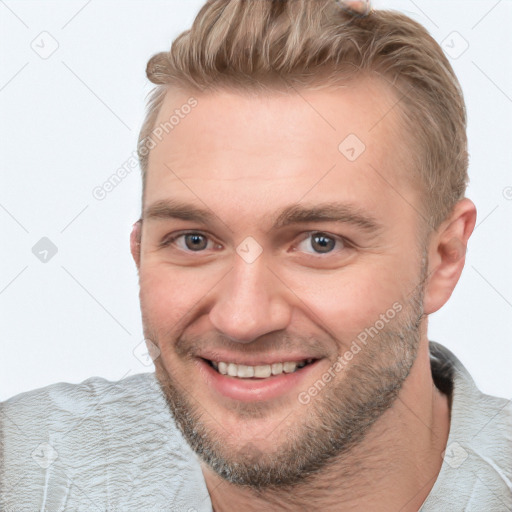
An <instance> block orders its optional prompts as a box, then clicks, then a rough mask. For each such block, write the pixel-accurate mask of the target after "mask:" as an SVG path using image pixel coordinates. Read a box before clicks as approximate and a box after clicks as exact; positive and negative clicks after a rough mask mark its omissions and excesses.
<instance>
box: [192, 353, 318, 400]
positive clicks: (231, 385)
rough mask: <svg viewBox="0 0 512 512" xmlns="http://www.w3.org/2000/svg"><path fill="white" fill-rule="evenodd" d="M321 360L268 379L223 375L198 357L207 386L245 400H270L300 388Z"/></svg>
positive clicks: (235, 398) (228, 396)
mask: <svg viewBox="0 0 512 512" xmlns="http://www.w3.org/2000/svg"><path fill="white" fill-rule="evenodd" d="M319 361H320V360H319V359H317V360H316V361H314V362H313V363H311V364H308V365H306V366H304V367H303V368H301V369H300V370H297V371H295V372H293V373H281V374H280V375H272V376H271V377H268V378H266V379H256V378H251V379H240V378H238V377H230V376H228V375H222V374H221V373H219V372H218V371H217V370H215V368H213V367H212V366H210V364H209V363H207V362H206V361H205V360H204V359H198V362H199V370H200V372H201V374H202V375H203V377H204V379H205V381H206V384H207V386H209V387H211V388H213V389H214V390H215V391H216V392H217V393H219V394H221V395H223V396H225V397H227V398H231V399H233V400H241V401H244V402H253V401H263V400H270V399H272V398H275V397H278V396H281V395H284V394H286V393H289V392H290V391H291V390H293V389H294V388H299V387H300V386H301V384H302V385H303V383H304V381H305V379H306V378H307V377H308V375H309V374H310V373H311V372H312V371H314V369H315V368H316V366H317V364H318V363H319ZM300 391H304V390H303V389H300V390H298V391H297V394H298V393H299V392H300Z"/></svg>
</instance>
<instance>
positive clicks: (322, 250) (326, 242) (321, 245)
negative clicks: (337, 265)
mask: <svg viewBox="0 0 512 512" xmlns="http://www.w3.org/2000/svg"><path fill="white" fill-rule="evenodd" d="M304 243H307V246H308V247H310V248H312V249H313V250H314V251H315V252H316V254H328V253H330V252H332V251H333V249H334V248H335V247H336V243H339V244H341V249H343V248H344V247H345V246H346V244H345V243H344V241H343V239H341V238H340V237H335V236H332V235H329V234H327V233H323V232H322V231H314V232H312V233H309V234H308V237H307V238H306V239H304V240H303V241H302V242H301V243H300V244H299V245H298V246H297V247H299V250H303V251H305V249H304V248H302V249H300V246H301V244H304ZM305 252H308V251H305Z"/></svg>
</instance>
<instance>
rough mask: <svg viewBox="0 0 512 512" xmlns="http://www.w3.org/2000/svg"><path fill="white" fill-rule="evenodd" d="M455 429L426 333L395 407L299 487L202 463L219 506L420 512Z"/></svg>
mask: <svg viewBox="0 0 512 512" xmlns="http://www.w3.org/2000/svg"><path fill="white" fill-rule="evenodd" d="M449 428H450V408H449V399H448V397H447V396H446V395H444V394H442V393H441V392H440V391H439V390H438V389H437V388H436V387H435V385H434V382H433V380H432V376H431V370H430V359H429V351H428V340H427V339H426V338H425V339H424V340H423V342H422V343H421V344H420V352H419V353H418V357H417V359H416V361H415V363H414V365H413V367H412V368H411V372H410V374H409V376H408V377H407V379H406V381H405V382H404V385H403V387H402V389H401V391H400V393H399V395H398V397H397V399H396V400H395V402H394V404H393V406H392V407H391V408H390V409H388V410H387V411H386V412H385V413H384V414H383V415H382V416H381V417H380V418H379V419H378V420H377V421H376V422H375V423H374V425H373V426H372V428H371V429H370V431H369V432H368V434H367V435H366V437H365V438H364V439H363V440H362V441H361V442H360V443H359V444H358V445H357V446H355V447H353V448H352V450H351V451H350V452H347V453H345V454H343V455H342V456H340V457H339V458H338V459H337V460H335V461H333V463H332V464H330V465H329V466H328V467H326V468H324V470H323V471H322V472H320V473H318V474H317V475H314V476H312V477H309V478H308V479H305V480H304V483H303V484H301V485H300V486H296V487H294V488H293V489H289V488H288V489H279V490H272V491H260V492H255V491H253V490H252V489H250V488H248V487H240V486H236V485H234V484H231V483H229V482H227V481H225V480H223V479H222V478H220V477H219V476H218V475H217V474H215V473H214V472H213V471H212V470H211V469H210V468H209V467H207V466H206V465H204V464H203V465H202V470H203V474H204V477H205V481H206V485H207V488H208V491H209V494H210V498H211V500H212V504H213V508H214V511H215V512H231V511H238V510H245V511H247V512H257V511H267V510H269V507H270V509H272V510H281V511H288V510H290V511H291V510H293V511H298V510H299V511H302V510H304V511H309V510H311V508H312V503H314V504H315V505H314V508H315V509H316V510H326V511H341V510H343V511H362V510H379V511H382V512H387V511H389V512H391V511H393V512H396V511H397V510H400V512H416V511H417V510H418V509H419V508H420V507H421V505H422V504H423V502H424V501H425V499H426V498H427V496H428V494H429V492H430V491H431V489H432V487H433V485H434V482H435V481H436V478H437V476H438V474H439V471H440V469H441V465H442V455H441V454H442V452H443V451H444V450H445V448H446V443H447V440H448V433H449Z"/></svg>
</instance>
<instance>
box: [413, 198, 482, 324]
mask: <svg viewBox="0 0 512 512" xmlns="http://www.w3.org/2000/svg"><path fill="white" fill-rule="evenodd" d="M475 222H476V207H475V205H474V204H473V202H472V201H471V200H469V199H467V198H464V199H462V200H461V201H459V202H458V203H457V204H456V205H455V207H454V209H453V212H452V214H451V216H450V218H449V219H447V220H446V221H445V222H443V224H442V225H441V226H440V229H439V230H438V232H437V234H436V235H435V236H433V237H432V240H431V242H430V247H429V269H428V273H429V278H428V281H427V285H426V288H425V296H424V301H423V309H424V312H425V314H427V315H429V314H431V313H434V312H436V311H437V310H439V309H440V308H441V307H442V306H444V304H446V302H447V301H448V299H449V298H450V296H451V294H452V292H453V290H454V289H455V286H456V285H457V282H458V281H459V278H460V275H461V273H462V269H463V268H464V264H465V261H466V251H467V245H468V240H469V237H470V236H471V233H472V232H473V229H474V227H475Z"/></svg>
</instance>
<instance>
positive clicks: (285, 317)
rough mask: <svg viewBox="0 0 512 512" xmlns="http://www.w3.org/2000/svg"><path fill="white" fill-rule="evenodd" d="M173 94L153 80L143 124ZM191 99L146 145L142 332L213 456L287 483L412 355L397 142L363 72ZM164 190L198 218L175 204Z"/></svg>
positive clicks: (412, 282)
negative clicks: (334, 83)
mask: <svg viewBox="0 0 512 512" xmlns="http://www.w3.org/2000/svg"><path fill="white" fill-rule="evenodd" d="M188 99H189V98H188V96H187V95H186V94H185V93H178V92H172V93H168V96H167V98H166V101H165V103H164V105H163V107H162V109H161V111H160V114H159V119H158V120H157V123H156V125H157V126H158V125H159V124H160V123H163V122H165V121H167V120H168V119H169V117H170V116H171V115H172V114H173V112H174V110H175V109H176V108H178V109H179V108H180V106H181V105H184V104H186V103H187V100H188ZM196 99H197V102H198V103H197V106H196V107H195V108H194V109H193V110H191V112H190V113H189V114H188V115H186V116H183V118H182V119H181V118H180V121H179V123H177V124H175V126H174V128H173V129H172V130H171V131H169V133H168V134H167V135H166V136H165V137H164V138H163V140H162V141H161V142H159V143H158V145H157V146H156V147H155V148H154V149H153V150H152V152H151V154H150V159H149V170H148V176H147V182H146V191H145V198H144V215H143V227H142V245H141V259H140V267H139V275H140V300H141V309H142V315H143V323H144V331H145V336H146V338H147V339H149V340H151V342H152V343H154V344H155V345H157V346H158V347H159V349H160V356H159V357H158V358H157V359H156V360H155V366H156V373H157V376H158V378H159V381H160V383H161V385H162V388H163V390H164V392H165V394H166V397H167V399H168V402H169V405H170V407H171V410H172V411H173V413H174V415H175V418H176V421H177V424H178V426H179V427H180V428H181V429H182V431H183V433H184V435H185V438H186V439H187V440H188V442H189V443H190V444H191V445H192V446H193V448H194V449H195V450H196V451H197V452H198V453H199V454H200V455H201V456H202V457H203V459H204V460H206V461H207V462H208V463H209V464H210V466H211V467H212V468H214V469H215V470H216V471H217V472H218V473H219V474H220V475H222V476H224V477H225V478H227V479H229V480H230V481H232V482H238V483H243V484H251V485H254V486H260V487H264V486H268V485H270V484H271V483H272V485H279V484H281V485H286V484H292V483H296V482H297V481H299V480H300V475H301V474H302V473H303V472H304V471H315V470H318V469H320V468H321V467H322V465H323V464H325V463H326V462H328V461H330V460H332V459H333V457H336V456H337V455H340V454H342V453H344V452H345V451H347V450H348V449H349V448H350V447H351V446H354V445H355V444H357V442H358V441H360V440H361V439H363V437H364V435H365V433H366V431H367V429H368V427H369V426H370V425H371V424H372V423H373V422H374V421H376V420H377V419H378V418H379V417H380V416H381V415H382V414H383V413H384V412H385V411H386V410H387V409H388V408H389V407H390V406H391V405H392V403H393V401H394V398H395V397H396V394H397V393H398V391H399V389H400V387H401V385H402V383H403V381H404V380H405V378H406V377H407V375H408V373H409V370H410V368H411V366H412V364H413V362H414V359H415V356H416V351H417V348H418V344H419V343H420V339H421V336H420V331H419V327H418V326H419V323H420V317H421V314H422V294H423V287H422V286H421V284H420V283H421V282H422V279H423V278H424V277H425V275H424V273H425V269H426V267H425V263H426V262H425V260H424V258H423V255H422V253H421V251H420V250H419V249H418V246H417V245H418V244H417V233H418V230H419V229H421V226H420V223H421V222H422V221H421V218H420V217H419V215H418V213H417V210H418V209H419V204H420V199H419V197H420V192H418V190H416V188H415V187H412V186H411V185H410V182H409V180H406V179H405V178H404V176H406V175H407V173H410V172H412V169H411V168H410V167H408V164H407V158H405V157H404V155H406V151H407V150H408V149H409V150H410V148H407V145H408V144H409V142H408V139H406V137H405V135H404V133H403V132H402V131H401V128H400V127H399V126H398V123H397V114H398V112H397V108H395V109H393V108H392V106H393V105H394V104H395V102H396V100H397V99H396V97H395V95H394V94H393V92H392V91H390V90H388V89H387V88H385V87H384V85H382V84H381V83H377V82H370V81H365V82H362V81H360V82H358V83H355V84H352V85H350V86H347V87H346V88H343V89H338V90H334V89H329V90H323V91H300V94H299V93H295V92H293V93H289V94H284V93H272V94H267V95H259V96H254V95H252V96H248V95H246V96H243V95H240V94H235V93H231V92H227V91H224V92H215V93H210V94H204V95H199V96H196ZM186 110H187V111H188V110H190V109H186ZM350 134H353V135H350ZM358 139H359V140H358ZM361 142H362V143H364V145H365V146H366V147H365V148H363V146H362V144H361ZM363 149H364V150H363ZM164 201H168V202H172V203H173V205H174V206H176V205H178V203H179V204H180V205H185V204H186V205H188V206H189V209H200V210H204V211H206V213H207V214H209V216H208V218H201V219H200V218H195V219H191V218H188V219H187V218H185V217H186V216H184V215H181V217H182V218H174V217H171V216H169V215H168V214H169V213H170V209H166V208H163V207H162V204H163V203H162V202H164ZM157 203H160V204H159V206H160V207H159V208H158V209H157V208H155V206H156V205H157ZM327 206H330V207H331V208H330V210H329V209H327V208H326V207H327ZM324 209H325V211H324ZM285 211H286V212H287V213H288V214H291V213H295V214H296V215H294V216H293V218H290V215H287V216H286V215H282V214H283V212H285ZM301 212H302V213H301ZM308 212H309V214H308ZM151 213H152V214H151ZM182 213H183V210H182ZM299 213H301V214H300V215H299ZM312 214H315V215H312ZM171 239H172V240H171ZM354 343H355V344H354ZM357 348H358V349H359V350H358V349H357ZM347 352H350V353H351V354H352V356H350V355H349V354H347ZM311 360H313V362H311ZM211 361H213V365H212V363H211ZM305 361H309V362H308V364H306V365H305V366H303V367H302V368H298V369H297V370H296V371H294V372H293V373H287V372H286V371H287V370H288V371H292V370H293V368H294V365H293V364H286V365H284V366H283V365H280V363H297V362H298V363H299V367H300V366H302V364H303V363H304V362H305ZM336 362H338V364H336ZM219 363H220V365H219ZM222 363H228V364H229V363H232V364H231V365H230V366H228V371H229V372H230V373H234V372H238V373H237V375H247V377H238V376H230V375H222V374H221V373H219V371H218V370H217V369H216V368H215V367H214V366H220V367H219V370H223V369H224V368H225V364H222ZM236 364H244V365H245V366H250V368H246V367H241V368H240V366H236ZM269 366H270V369H269ZM283 367H284V370H285V373H281V371H282V369H283ZM272 371H273V372H274V373H276V375H270V376H267V375H268V373H269V372H272ZM254 372H255V373H256V375H255V376H254V375H253V374H254ZM250 375H253V376H252V377H250ZM326 375H330V378H329V377H326ZM319 382H320V384H319ZM322 384H323V385H322ZM315 389H316V392H315Z"/></svg>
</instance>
